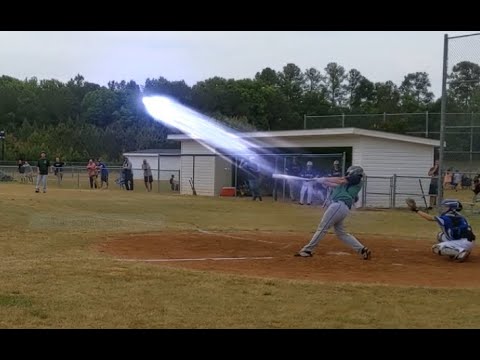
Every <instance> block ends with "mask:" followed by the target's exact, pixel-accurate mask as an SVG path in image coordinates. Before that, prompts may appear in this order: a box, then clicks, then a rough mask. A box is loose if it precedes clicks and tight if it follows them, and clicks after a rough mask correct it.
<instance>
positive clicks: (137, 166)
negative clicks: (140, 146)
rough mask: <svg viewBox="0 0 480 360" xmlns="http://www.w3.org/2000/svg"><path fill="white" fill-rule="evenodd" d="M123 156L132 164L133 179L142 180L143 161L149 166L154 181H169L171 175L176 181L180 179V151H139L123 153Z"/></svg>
mask: <svg viewBox="0 0 480 360" xmlns="http://www.w3.org/2000/svg"><path fill="white" fill-rule="evenodd" d="M123 156H125V157H127V158H128V159H129V160H130V162H131V163H132V169H133V178H134V179H141V180H143V170H142V163H143V159H146V160H147V162H148V163H149V164H150V168H151V169H152V175H153V179H154V180H169V179H170V177H171V176H172V175H175V179H176V180H178V179H179V178H180V149H148V150H139V151H133V152H128V153H124V154H123ZM158 169H160V171H158Z"/></svg>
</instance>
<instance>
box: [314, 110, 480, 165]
mask: <svg viewBox="0 0 480 360" xmlns="http://www.w3.org/2000/svg"><path fill="white" fill-rule="evenodd" d="M440 118H441V113H431V112H428V111H427V112H423V113H398V114H388V113H384V114H357V115H352V114H344V115H326V116H305V127H306V128H307V129H315V128H317V129H318V128H335V127H355V128H360V129H367V130H379V131H386V132H392V133H397V134H405V135H412V136H420V137H425V138H429V139H436V140H438V139H439V138H440ZM446 121H447V124H449V125H448V126H446V130H445V142H446V148H445V151H444V155H445V156H444V161H445V164H444V165H445V167H444V168H445V169H446V168H456V169H459V170H461V171H469V170H475V169H479V168H480V113H476V112H469V113H447V114H446Z"/></svg>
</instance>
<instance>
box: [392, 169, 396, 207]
mask: <svg viewBox="0 0 480 360" xmlns="http://www.w3.org/2000/svg"><path fill="white" fill-rule="evenodd" d="M392 179H393V184H392V185H393V186H392V193H393V194H392V207H393V208H394V209H395V208H396V200H397V199H396V198H397V174H393V177H392Z"/></svg>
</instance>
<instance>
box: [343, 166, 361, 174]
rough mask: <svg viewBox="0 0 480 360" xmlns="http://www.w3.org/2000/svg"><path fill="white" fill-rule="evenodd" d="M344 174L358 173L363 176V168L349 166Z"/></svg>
mask: <svg viewBox="0 0 480 360" xmlns="http://www.w3.org/2000/svg"><path fill="white" fill-rule="evenodd" d="M345 175H346V176H349V175H360V176H363V169H362V168H361V167H360V166H350V167H349V168H348V169H347V172H346V174H345Z"/></svg>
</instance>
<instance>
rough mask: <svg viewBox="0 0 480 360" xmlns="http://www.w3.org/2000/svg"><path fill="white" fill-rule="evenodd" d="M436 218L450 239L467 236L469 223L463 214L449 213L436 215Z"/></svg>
mask: <svg viewBox="0 0 480 360" xmlns="http://www.w3.org/2000/svg"><path fill="white" fill-rule="evenodd" d="M435 220H436V221H437V222H438V224H439V225H440V227H441V228H442V231H443V232H444V234H445V236H446V237H447V238H448V239H449V240H460V239H462V238H465V237H466V236H467V235H466V234H467V232H468V229H469V224H468V222H467V219H465V218H464V217H463V216H461V215H459V214H452V213H447V214H444V215H441V216H435Z"/></svg>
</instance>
